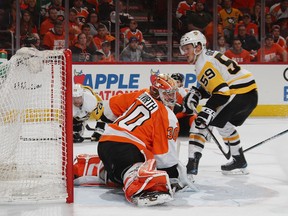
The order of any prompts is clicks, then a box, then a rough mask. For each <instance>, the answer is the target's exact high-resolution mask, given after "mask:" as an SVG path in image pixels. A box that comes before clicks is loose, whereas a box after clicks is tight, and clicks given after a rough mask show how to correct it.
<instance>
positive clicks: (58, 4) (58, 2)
mask: <svg viewBox="0 0 288 216" xmlns="http://www.w3.org/2000/svg"><path fill="white" fill-rule="evenodd" d="M51 7H54V8H56V10H57V19H58V20H61V21H64V15H65V8H64V7H63V6H62V0H51V1H50V2H49V3H47V4H45V5H43V6H41V10H40V14H41V19H42V21H44V20H45V19H47V18H48V17H49V13H48V11H49V9H50V8H51Z"/></svg>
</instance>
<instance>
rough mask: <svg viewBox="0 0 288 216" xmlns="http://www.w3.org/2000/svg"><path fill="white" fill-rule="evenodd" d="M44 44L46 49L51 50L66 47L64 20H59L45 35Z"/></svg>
mask: <svg viewBox="0 0 288 216" xmlns="http://www.w3.org/2000/svg"><path fill="white" fill-rule="evenodd" d="M42 46H43V48H44V49H49V50H58V49H63V48H64V47H65V35H64V30H63V23H62V21H60V20H57V21H56V22H55V24H54V27H53V29H51V30H50V31H48V32H47V33H46V34H45V35H44V38H43V45H42Z"/></svg>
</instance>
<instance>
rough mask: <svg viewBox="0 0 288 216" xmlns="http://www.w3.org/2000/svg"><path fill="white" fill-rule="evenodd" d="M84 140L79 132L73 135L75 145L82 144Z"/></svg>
mask: <svg viewBox="0 0 288 216" xmlns="http://www.w3.org/2000/svg"><path fill="white" fill-rule="evenodd" d="M83 141H84V138H83V137H82V136H81V135H80V134H79V133H77V132H74V133H73V143H82V142H83Z"/></svg>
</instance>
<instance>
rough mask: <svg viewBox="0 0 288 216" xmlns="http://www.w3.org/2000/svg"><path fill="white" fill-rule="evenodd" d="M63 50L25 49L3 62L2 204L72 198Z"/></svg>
mask: <svg viewBox="0 0 288 216" xmlns="http://www.w3.org/2000/svg"><path fill="white" fill-rule="evenodd" d="M65 67H66V64H65V55H64V52H63V51H38V50H35V49H31V48H22V49H20V50H19V51H18V52H17V53H16V54H15V55H14V56H13V57H12V58H11V59H10V60H9V61H8V62H7V63H3V64H0V201H1V202H3V201H4V202H5V201H20V200H59V199H60V200H62V199H63V200H64V199H65V198H66V197H67V191H66V173H65V166H66V163H67V152H66V150H67V147H66V138H65V137H66V136H65V133H66V132H65V94H64V93H65V83H66V78H65V77H66V76H65V71H66V70H65Z"/></svg>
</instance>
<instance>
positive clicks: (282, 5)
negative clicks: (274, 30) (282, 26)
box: [270, 0, 288, 22]
mask: <svg viewBox="0 0 288 216" xmlns="http://www.w3.org/2000/svg"><path fill="white" fill-rule="evenodd" d="M270 14H271V15H272V20H273V22H275V21H277V20H279V19H282V18H287V17H288V0H281V1H280V2H279V3H276V4H274V5H272V6H271V8H270Z"/></svg>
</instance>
